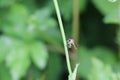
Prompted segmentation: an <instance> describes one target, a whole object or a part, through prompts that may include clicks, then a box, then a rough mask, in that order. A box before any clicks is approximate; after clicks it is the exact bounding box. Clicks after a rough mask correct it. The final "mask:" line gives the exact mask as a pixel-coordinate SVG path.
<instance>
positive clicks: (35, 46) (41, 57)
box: [30, 42, 48, 69]
mask: <svg viewBox="0 0 120 80" xmlns="http://www.w3.org/2000/svg"><path fill="white" fill-rule="evenodd" d="M30 50H31V52H30V53H31V58H32V60H33V62H34V64H35V65H36V66H37V67H38V68H39V69H44V68H45V66H46V64H47V59H48V52H47V49H46V47H45V45H44V44H43V43H42V42H35V43H32V44H31V46H30Z"/></svg>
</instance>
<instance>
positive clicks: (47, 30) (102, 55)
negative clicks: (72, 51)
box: [0, 0, 120, 80]
mask: <svg viewBox="0 0 120 80" xmlns="http://www.w3.org/2000/svg"><path fill="white" fill-rule="evenodd" d="M72 1H73V0H58V2H59V6H60V10H61V14H62V19H63V23H64V28H65V32H66V36H67V38H69V37H71V34H72V33H71V30H72V12H73V10H72V4H73V2H72ZM79 5H80V6H79V11H80V13H79V14H80V32H79V33H80V35H79V36H80V42H79V43H80V44H77V45H78V49H77V58H78V62H79V63H80V65H79V71H78V77H79V76H80V80H120V28H119V27H118V26H119V24H120V17H119V7H120V6H119V5H120V1H119V0H116V2H110V1H109V0H80V1H79ZM67 76H68V75H67V69H66V61H65V56H64V50H63V44H62V39H61V34H60V30H59V25H58V22H57V18H56V13H55V9H54V6H53V2H52V0H51V1H49V0H0V80H63V79H64V80H67V78H68V77H67Z"/></svg>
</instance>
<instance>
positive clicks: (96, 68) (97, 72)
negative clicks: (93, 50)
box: [88, 57, 112, 80]
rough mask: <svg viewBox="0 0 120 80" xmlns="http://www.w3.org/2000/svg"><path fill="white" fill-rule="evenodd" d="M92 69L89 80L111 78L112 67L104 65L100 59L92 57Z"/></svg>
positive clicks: (108, 79)
mask: <svg viewBox="0 0 120 80" xmlns="http://www.w3.org/2000/svg"><path fill="white" fill-rule="evenodd" d="M92 64H93V66H92V70H91V72H89V75H88V79H89V80H110V79H111V78H110V77H111V74H112V69H111V66H109V65H104V63H102V62H101V61H100V60H99V59H97V58H95V57H93V58H92Z"/></svg>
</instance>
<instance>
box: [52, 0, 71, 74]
mask: <svg viewBox="0 0 120 80" xmlns="http://www.w3.org/2000/svg"><path fill="white" fill-rule="evenodd" d="M53 2H54V5H55V9H56V13H57V17H58V21H59V25H60V31H61V34H62V39H63V43H64V48H65V55H66V62H67V67H68V71H69V74H72V70H71V65H70V59H69V54H68V48H67V43H66V36H65V32H64V28H63V23H62V19H61V15H60V10H59V7H58V3H57V0H53Z"/></svg>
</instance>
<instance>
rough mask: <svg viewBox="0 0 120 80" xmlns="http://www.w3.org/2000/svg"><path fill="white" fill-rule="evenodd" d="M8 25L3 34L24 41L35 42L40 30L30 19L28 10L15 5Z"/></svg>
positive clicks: (9, 16)
mask: <svg viewBox="0 0 120 80" xmlns="http://www.w3.org/2000/svg"><path fill="white" fill-rule="evenodd" d="M7 18H8V23H6V25H4V27H3V32H4V33H5V34H7V35H10V36H15V37H19V38H22V39H24V40H34V39H36V37H37V32H38V30H37V29H36V26H35V25H34V24H33V22H32V20H31V18H29V13H28V10H27V9H26V7H25V6H23V5H18V4H15V5H13V6H12V7H11V8H10V11H9V13H8V16H7Z"/></svg>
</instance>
